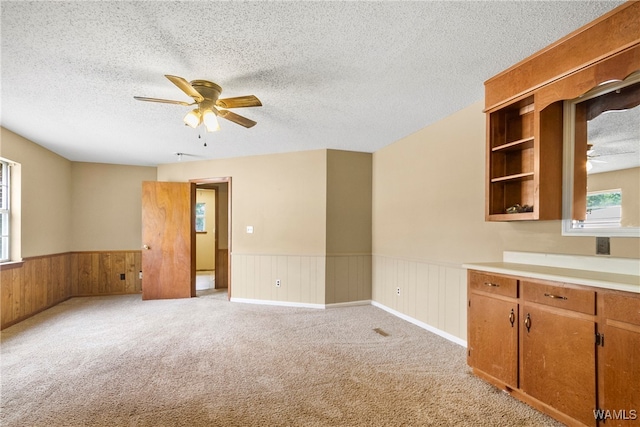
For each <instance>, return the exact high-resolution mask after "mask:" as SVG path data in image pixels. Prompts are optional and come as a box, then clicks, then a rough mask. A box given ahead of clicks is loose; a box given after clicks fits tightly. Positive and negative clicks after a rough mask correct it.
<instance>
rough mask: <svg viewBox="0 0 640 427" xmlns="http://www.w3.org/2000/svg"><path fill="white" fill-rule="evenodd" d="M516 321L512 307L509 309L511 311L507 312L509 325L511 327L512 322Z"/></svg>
mask: <svg viewBox="0 0 640 427" xmlns="http://www.w3.org/2000/svg"><path fill="white" fill-rule="evenodd" d="M515 321H516V313H514V312H513V308H512V309H511V313H510V314H509V322H511V327H512V328H513V324H514V323H515Z"/></svg>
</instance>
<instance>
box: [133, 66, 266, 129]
mask: <svg viewBox="0 0 640 427" xmlns="http://www.w3.org/2000/svg"><path fill="white" fill-rule="evenodd" d="M165 77H166V78H167V79H169V81H171V83H173V84H174V85H176V86H178V88H179V89H180V90H182V91H183V92H184V93H186V94H187V95H189V96H190V97H191V98H193V101H194V102H192V103H188V102H184V101H173V100H170V99H158V98H146V97H143V96H134V99H137V100H138V101H149V102H161V103H164V104H178V105H184V106H190V105H196V104H197V105H198V107H197V108H195V109H194V110H192V111H189V112H188V113H187V115H186V116H184V122H185V124H187V125H189V126H191V127H192V128H196V127H198V126H199V125H200V124H201V123H204V126H205V127H206V128H207V131H208V132H214V131H216V130H218V129H220V125H219V124H218V120H217V117H222V118H223V119H227V120H229V121H232V122H234V123H237V124H239V125H240V126H244V127H246V128H250V127H253V126H255V124H256V122H254V121H253V120H251V119H248V118H246V117H243V116H241V115H239V114H236V113H233V112H231V111H229V110H227V108H244V107H260V106H262V103H261V102H260V100H259V99H258V98H256V97H255V96H254V95H246V96H238V97H235V98H225V99H218V97H219V96H220V93H222V88H221V87H220V86H218V85H217V84H215V83H213V82H210V81H207V80H192V81H191V82H188V81H186V80H185V79H184V78H182V77H178V76H170V75H165Z"/></svg>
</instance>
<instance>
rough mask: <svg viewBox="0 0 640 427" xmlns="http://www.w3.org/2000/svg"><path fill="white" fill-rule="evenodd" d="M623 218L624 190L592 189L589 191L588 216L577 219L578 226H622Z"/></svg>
mask: <svg viewBox="0 0 640 427" xmlns="http://www.w3.org/2000/svg"><path fill="white" fill-rule="evenodd" d="M621 220H622V190H620V189H615V190H605V191H590V192H588V193H587V218H586V219H585V220H584V221H576V223H577V224H576V227H578V228H604V227H607V228H608V227H620V221H621Z"/></svg>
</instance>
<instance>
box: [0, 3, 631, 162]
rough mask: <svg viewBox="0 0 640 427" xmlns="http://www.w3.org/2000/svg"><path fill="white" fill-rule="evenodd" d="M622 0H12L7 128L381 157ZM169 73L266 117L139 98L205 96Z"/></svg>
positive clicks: (129, 155)
mask: <svg viewBox="0 0 640 427" xmlns="http://www.w3.org/2000/svg"><path fill="white" fill-rule="evenodd" d="M621 3H622V2H621V1H600V2H596V1H549V2H547V1H477V2H476V1H474V2H471V1H462V2H453V1H424V2H408V1H400V2H395V1H394V2H390V1H383V2H365V1H361V2H343V1H332V2H326V1H319V2H307V1H304V2H303V1H296V2H263V1H260V2H227V1H224V2H218V1H207V2H205V1H191V2H189V1H179V2H178V1H162V2H156V1H95V2H93V1H91V2H90V1H38V2H26V1H5V0H2V2H1V6H2V16H1V19H2V23H1V25H2V26H1V38H2V40H1V42H2V51H1V59H2V62H1V72H2V74H1V80H0V81H1V96H2V98H1V102H2V103H1V124H2V126H4V127H5V128H7V129H9V130H11V131H13V132H15V133H18V134H20V135H22V136H24V137H26V138H28V139H29V140H31V141H34V142H36V143H38V144H40V145H42V146H44V147H46V148H48V149H50V150H52V151H54V152H56V153H58V154H60V155H62V156H64V157H66V158H68V159H70V160H74V161H86V162H100V163H118V164H133V165H157V164H162V163H173V162H175V161H177V156H176V155H175V153H177V152H182V153H185V154H187V155H190V156H189V157H187V156H183V160H189V159H193V160H198V159H213V158H226V157H237V156H245V155H255V154H266V153H277V152H288V151H303V150H312V149H320V148H333V149H343V150H354V151H365V152H374V151H376V150H378V149H380V148H382V147H384V146H386V145H388V144H391V143H393V142H395V141H397V140H399V139H401V138H403V137H405V136H407V135H409V134H411V133H414V132H416V131H418V130H419V129H421V128H423V127H425V126H427V125H429V124H432V123H434V122H436V121H438V120H439V119H442V118H444V117H446V116H448V115H450V114H452V113H454V112H456V111H458V110H460V109H462V108H464V107H466V106H468V105H470V104H472V103H474V102H476V101H480V100H482V99H483V96H484V87H483V82H484V81H485V80H486V79H488V78H489V77H491V76H493V75H495V74H497V73H498V72H500V71H502V70H503V69H505V68H508V67H509V66H511V65H513V64H514V63H516V62H518V61H520V60H521V59H523V58H525V57H527V56H529V55H531V54H532V53H534V52H536V51H538V50H540V49H542V48H543V47H545V46H547V45H548V44H550V43H552V42H554V41H555V40H557V39H559V38H561V37H562V36H564V35H566V34H568V33H570V32H571V31H573V30H575V29H576V28H578V27H580V26H582V25H584V24H586V23H588V22H590V21H592V20H593V19H595V18H597V17H598V16H601V15H603V14H604V13H606V12H608V11H609V10H611V9H613V8H615V7H616V6H618V5H619V4H621ZM164 74H173V75H178V76H182V77H184V78H186V79H187V80H196V79H204V80H211V81H214V82H216V83H218V84H219V85H220V86H222V88H223V93H222V96H221V98H226V97H233V96H240V95H248V94H253V95H256V96H257V97H258V98H260V100H261V101H262V103H263V106H262V107H257V108H244V109H236V110H233V111H234V112H236V113H238V114H241V115H243V116H246V117H248V118H250V119H253V120H255V121H257V122H258V124H257V125H256V126H255V127H253V128H251V129H245V128H243V127H241V126H238V125H237V124H234V123H232V122H229V121H226V120H221V123H220V124H221V127H222V129H221V130H220V131H219V132H216V133H211V134H206V133H204V132H199V131H198V130H194V129H192V128H189V127H187V126H185V125H184V124H183V122H182V117H183V116H184V114H186V113H187V112H188V111H189V109H190V108H189V107H183V106H179V105H170V104H157V103H147V102H140V101H136V100H134V99H133V96H134V95H139V96H146V97H154V98H165V99H174V100H181V101H191V99H190V98H188V97H187V96H186V95H185V94H184V93H182V92H181V91H180V90H179V89H178V88H177V87H176V86H174V85H173V84H172V83H171V82H169V81H168V80H167V79H166V78H165V77H164ZM199 133H201V134H202V138H201V139H199V138H198V134H199ZM205 140H206V142H207V143H208V144H207V145H208V146H207V147H204V144H203V142H204V141H205Z"/></svg>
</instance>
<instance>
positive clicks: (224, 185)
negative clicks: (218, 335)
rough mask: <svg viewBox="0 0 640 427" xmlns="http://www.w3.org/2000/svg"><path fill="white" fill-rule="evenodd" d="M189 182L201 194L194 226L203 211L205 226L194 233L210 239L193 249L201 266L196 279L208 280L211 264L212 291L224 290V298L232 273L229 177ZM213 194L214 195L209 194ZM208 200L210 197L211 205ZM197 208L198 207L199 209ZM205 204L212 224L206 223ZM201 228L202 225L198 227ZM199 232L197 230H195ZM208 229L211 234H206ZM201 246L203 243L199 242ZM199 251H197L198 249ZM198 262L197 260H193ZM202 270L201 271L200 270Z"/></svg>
mask: <svg viewBox="0 0 640 427" xmlns="http://www.w3.org/2000/svg"><path fill="white" fill-rule="evenodd" d="M190 182H192V183H195V184H196V192H197V193H200V194H202V195H203V197H202V198H201V199H200V200H201V201H200V202H198V198H196V206H195V209H196V212H195V213H194V214H195V216H196V226H197V227H198V226H199V225H198V222H199V221H198V217H199V216H201V215H203V211H204V215H205V216H204V218H203V220H204V221H203V222H204V229H203V230H202V233H203V234H196V239H198V238H200V239H201V240H202V241H205V242H209V243H206V244H207V245H210V244H211V245H212V247H207V248H206V249H200V251H199V250H198V245H196V251H194V252H195V253H194V254H193V257H194V260H196V261H200V265H201V266H202V268H201V270H202V271H201V272H196V274H197V275H198V276H204V278H202V277H198V278H197V280H199V281H201V282H206V281H207V280H209V278H208V277H207V276H208V275H210V274H211V273H210V270H209V268H210V267H213V275H212V277H211V276H209V277H210V278H211V279H212V280H213V288H212V289H213V290H214V291H215V292H224V291H225V290H226V293H227V299H230V298H231V280H230V279H231V275H230V271H229V269H230V254H231V178H230V177H223V178H207V179H195V180H191V181H190ZM212 197H213V198H212ZM207 200H213V205H214V206H207V205H211V202H210V201H209V202H207ZM198 203H205V206H204V209H202V207H203V206H202V205H198ZM198 208H200V209H198ZM207 208H208V209H209V210H211V209H213V212H209V215H208V218H209V221H211V219H213V221H214V223H213V224H210V223H209V224H208V225H207V213H206V211H207ZM201 229H202V228H201ZM197 233H198V232H197ZM209 233H211V234H209ZM201 247H202V245H201ZM198 252H200V254H199V253H198ZM203 252H204V253H203ZM196 266H198V262H196ZM199 273H201V274H199Z"/></svg>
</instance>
